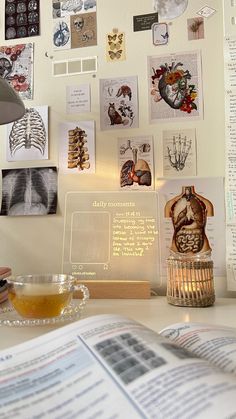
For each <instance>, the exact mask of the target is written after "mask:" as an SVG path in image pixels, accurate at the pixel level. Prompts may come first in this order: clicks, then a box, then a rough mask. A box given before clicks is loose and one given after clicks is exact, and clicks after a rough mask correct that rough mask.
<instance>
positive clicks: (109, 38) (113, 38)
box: [108, 33, 117, 41]
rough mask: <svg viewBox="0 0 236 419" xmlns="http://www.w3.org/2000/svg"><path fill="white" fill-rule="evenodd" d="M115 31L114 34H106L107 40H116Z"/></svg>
mask: <svg viewBox="0 0 236 419" xmlns="http://www.w3.org/2000/svg"><path fill="white" fill-rule="evenodd" d="M116 36H117V35H116V33H115V35H108V40H109V41H115V40H116Z"/></svg>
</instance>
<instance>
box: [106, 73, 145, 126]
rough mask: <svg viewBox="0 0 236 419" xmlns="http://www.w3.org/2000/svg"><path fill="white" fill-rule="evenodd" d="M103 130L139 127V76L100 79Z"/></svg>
mask: <svg viewBox="0 0 236 419" xmlns="http://www.w3.org/2000/svg"><path fill="white" fill-rule="evenodd" d="M100 124H101V130H108V129H123V128H125V129H127V128H138V125H139V115H138V83H137V77H136V76H133V77H122V78H121V77H120V78H112V79H101V80H100Z"/></svg>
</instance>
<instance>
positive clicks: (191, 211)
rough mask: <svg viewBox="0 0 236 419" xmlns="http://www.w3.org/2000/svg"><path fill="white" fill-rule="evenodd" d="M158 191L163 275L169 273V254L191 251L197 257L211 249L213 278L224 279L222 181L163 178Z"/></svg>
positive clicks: (158, 185)
mask: <svg viewBox="0 0 236 419" xmlns="http://www.w3.org/2000/svg"><path fill="white" fill-rule="evenodd" d="M156 189H157V192H158V203H159V214H160V224H159V234H160V237H161V249H160V252H161V254H160V257H161V269H162V276H166V273H167V271H166V259H167V258H168V256H169V255H170V251H175V252H177V253H178V254H183V253H186V252H188V251H191V252H192V253H193V254H195V253H199V252H203V251H206V252H207V251H208V250H210V254H211V259H212V260H213V264H214V275H215V276H224V275H225V269H226V266H225V209H224V182H223V178H183V179H169V180H163V179H160V180H158V181H157V188H156ZM171 202H174V204H173V206H172V207H170V205H169V206H168V203H171ZM177 203H178V205H177ZM175 204H176V205H175ZM168 208H169V211H167V209H168ZM170 209H171V210H170ZM180 233H181V234H180ZM177 236H178V240H177ZM203 237H205V240H203V239H202V238H203Z"/></svg>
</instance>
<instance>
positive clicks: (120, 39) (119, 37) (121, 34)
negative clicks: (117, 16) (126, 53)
mask: <svg viewBox="0 0 236 419" xmlns="http://www.w3.org/2000/svg"><path fill="white" fill-rule="evenodd" d="M123 35H124V34H123V33H120V35H118V39H119V41H120V43H122V40H123Z"/></svg>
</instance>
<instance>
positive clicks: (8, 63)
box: [0, 43, 33, 99]
mask: <svg viewBox="0 0 236 419" xmlns="http://www.w3.org/2000/svg"><path fill="white" fill-rule="evenodd" d="M0 76H1V77H3V78H4V79H6V80H7V81H8V82H9V84H10V85H11V86H12V87H13V89H15V90H16V91H17V92H18V93H19V95H20V96H21V98H22V99H33V44H31V43H29V44H18V45H9V46H0Z"/></svg>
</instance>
